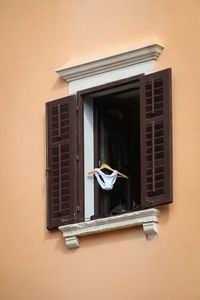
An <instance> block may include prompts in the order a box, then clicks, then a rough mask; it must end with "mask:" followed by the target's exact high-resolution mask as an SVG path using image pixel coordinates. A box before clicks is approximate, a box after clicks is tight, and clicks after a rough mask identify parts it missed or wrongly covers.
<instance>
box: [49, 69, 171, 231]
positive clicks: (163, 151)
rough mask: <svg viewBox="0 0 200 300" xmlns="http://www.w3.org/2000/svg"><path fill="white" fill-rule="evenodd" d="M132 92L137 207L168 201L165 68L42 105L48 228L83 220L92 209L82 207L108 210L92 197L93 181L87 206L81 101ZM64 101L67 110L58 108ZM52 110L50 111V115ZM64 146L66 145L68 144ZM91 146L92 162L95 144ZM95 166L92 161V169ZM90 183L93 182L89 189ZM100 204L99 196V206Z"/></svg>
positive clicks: (167, 73)
mask: <svg viewBox="0 0 200 300" xmlns="http://www.w3.org/2000/svg"><path fill="white" fill-rule="evenodd" d="M133 90H138V96H137V97H138V100H137V101H138V103H139V106H140V107H139V114H140V116H139V119H140V120H139V131H140V132H139V135H140V137H139V141H140V143H139V144H140V145H139V146H137V147H136V148H137V151H136V152H137V154H138V157H137V159H136V160H135V163H137V162H138V160H139V162H138V165H139V167H137V172H136V173H137V179H136V180H135V186H136V190H137V191H136V194H137V196H136V198H137V201H136V202H137V203H136V204H137V205H136V206H138V207H139V208H141V209H144V208H150V207H154V206H157V205H161V204H166V203H170V202H172V161H171V70H170V69H167V70H164V71H160V72H157V73H152V74H149V75H146V76H145V75H143V74H142V75H138V76H134V77H131V78H127V79H124V80H120V81H117V82H112V83H109V84H106V85H103V86H98V87H96V88H91V89H88V90H83V91H79V92H78V93H77V95H74V96H70V98H69V97H66V98H64V99H60V100H56V101H52V102H49V103H47V116H48V121H47V124H48V125H47V127H48V135H47V140H48V151H47V152H48V158H47V161H48V165H47V170H48V225H47V227H48V229H53V228H56V227H57V226H60V225H64V224H69V223H76V222H81V221H84V220H85V219H87V218H89V217H90V216H91V214H92V210H90V209H88V208H87V206H88V207H90V205H91V207H92V206H93V207H94V209H93V212H94V213H95V214H101V212H102V210H103V212H104V213H105V212H109V209H108V208H106V209H105V207H104V208H102V202H101V200H100V198H98V197H96V196H97V194H98V193H99V190H98V188H97V186H96V185H95V187H94V194H93V195H92V197H91V194H92V192H89V193H90V199H96V198H97V200H96V201H94V200H91V201H93V203H94V204H93V203H91V201H90V203H89V204H88V203H87V199H86V198H87V194H86V193H85V196H84V165H85V174H86V173H87V172H88V171H89V170H87V167H86V165H87V162H84V160H85V159H84V151H83V149H84V146H85V145H86V143H87V140H86V138H84V125H85V120H84V116H85V115H84V103H86V102H87V101H92V102H91V103H92V106H93V105H94V103H96V102H97V99H100V100H99V101H101V100H103V99H104V102H105V101H106V100H105V97H109V96H111V95H115V96H116V95H120V94H122V93H127V91H129V92H131V91H133ZM122 98H123V97H122ZM95 101H96V102H95ZM65 102H66V104H67V107H68V109H69V110H68V112H63V111H62V109H64V108H63V107H62V106H63V105H65ZM95 105H96V104H95ZM97 106H98V105H97ZM53 109H54V114H55V115H53ZM92 112H95V113H98V108H97V109H92ZM65 119H66V120H65ZM62 126H64V127H62ZM67 128H68V129H67ZM94 129H95V128H94ZM66 130H68V134H66ZM95 130H96V129H95ZM95 130H94V131H95ZM52 132H53V133H52ZM92 132H93V128H92ZM53 134H55V136H54V138H57V140H55V141H54V146H52V136H53ZM63 136H64V138H66V141H65V142H64V141H63V140H62V139H63ZM95 139H97V135H95V134H94V141H93V143H94V145H97V144H98V142H97V140H95ZM55 143H56V144H55ZM63 145H64V146H66V145H68V147H67V146H66V147H64V146H63ZM55 147H56V148H55ZM51 149H53V150H54V152H53V150H51ZM55 149H56V150H55ZM65 149H68V150H67V151H68V153H65V152H64V150H65ZM94 149H95V151H94V152H95V156H96V157H95V158H94V162H95V164H96V163H97V160H98V157H97V156H98V155H97V152H98V146H97V147H96V148H95V147H94ZM138 149H140V150H139V152H140V153H138ZM62 151H63V152H62ZM94 167H97V165H95V166H93V167H92V168H94ZM138 176H139V177H140V178H138ZM133 177H136V175H135V176H133ZM91 182H92V180H91ZM66 186H67V187H66ZM92 187H93V183H92V184H91V191H92ZM105 203H106V201H105V200H104V206H105ZM92 204H93V205H92ZM127 208H128V210H129V209H130V210H131V209H132V208H133V207H131V204H130V201H129V207H128V206H127ZM87 212H88V215H87Z"/></svg>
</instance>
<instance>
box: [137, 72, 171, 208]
mask: <svg viewBox="0 0 200 300" xmlns="http://www.w3.org/2000/svg"><path fill="white" fill-rule="evenodd" d="M140 89H141V94H140V95H141V99H140V128H141V133H140V140H141V205H142V209H143V208H149V207H153V206H157V205H161V204H166V203H170V202H172V134H171V131H172V129H171V69H166V70H163V71H160V72H156V73H152V74H149V75H146V76H143V77H142V78H141V79H140Z"/></svg>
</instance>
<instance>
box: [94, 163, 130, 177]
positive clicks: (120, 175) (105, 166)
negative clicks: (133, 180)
mask: <svg viewBox="0 0 200 300" xmlns="http://www.w3.org/2000/svg"><path fill="white" fill-rule="evenodd" d="M99 169H100V170H102V169H107V170H110V171H112V172H113V171H114V170H113V169H112V168H111V167H110V166H109V165H107V164H102V165H101V167H100V168H99ZM95 172H96V170H91V171H89V172H88V174H94V173H95ZM117 177H121V178H128V177H127V176H126V175H124V174H122V173H120V172H118V174H117Z"/></svg>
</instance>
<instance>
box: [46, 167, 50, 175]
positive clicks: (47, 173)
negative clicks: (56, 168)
mask: <svg viewBox="0 0 200 300" xmlns="http://www.w3.org/2000/svg"><path fill="white" fill-rule="evenodd" d="M48 176H49V168H46V177H48Z"/></svg>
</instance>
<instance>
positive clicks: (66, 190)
mask: <svg viewBox="0 0 200 300" xmlns="http://www.w3.org/2000/svg"><path fill="white" fill-rule="evenodd" d="M46 112H47V185H48V186H47V228H48V229H49V230H50V229H54V228H56V227H58V226H60V225H64V224H68V223H73V222H74V220H75V219H76V210H75V207H76V205H77V146H76V145H77V112H76V96H69V97H66V98H62V99H58V100H55V101H51V102H48V103H47V104H46Z"/></svg>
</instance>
